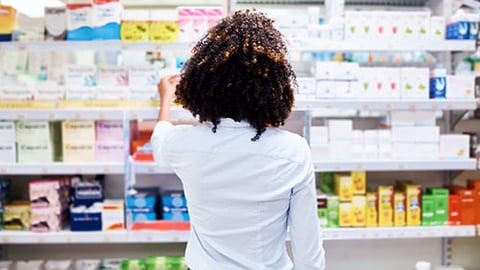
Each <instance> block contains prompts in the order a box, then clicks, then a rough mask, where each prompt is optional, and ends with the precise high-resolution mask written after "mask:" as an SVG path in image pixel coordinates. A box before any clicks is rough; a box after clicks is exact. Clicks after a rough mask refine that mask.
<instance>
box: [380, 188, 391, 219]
mask: <svg viewBox="0 0 480 270" xmlns="http://www.w3.org/2000/svg"><path fill="white" fill-rule="evenodd" d="M378 226H379V227H391V226H393V187H392V186H378Z"/></svg>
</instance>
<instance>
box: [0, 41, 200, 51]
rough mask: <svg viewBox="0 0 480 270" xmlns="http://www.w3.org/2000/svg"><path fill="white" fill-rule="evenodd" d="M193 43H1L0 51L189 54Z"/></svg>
mask: <svg viewBox="0 0 480 270" xmlns="http://www.w3.org/2000/svg"><path fill="white" fill-rule="evenodd" d="M193 45H194V43H169V44H160V43H151V42H122V41H120V40H98V41H36V42H2V43H0V51H2V50H30V51H121V50H140V51H178V52H189V51H190V50H191V48H192V47H193Z"/></svg>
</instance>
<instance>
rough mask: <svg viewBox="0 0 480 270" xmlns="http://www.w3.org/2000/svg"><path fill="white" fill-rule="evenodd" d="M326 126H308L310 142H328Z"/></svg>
mask: <svg viewBox="0 0 480 270" xmlns="http://www.w3.org/2000/svg"><path fill="white" fill-rule="evenodd" d="M328 141H329V139H328V127H326V126H312V127H310V143H311V144H328Z"/></svg>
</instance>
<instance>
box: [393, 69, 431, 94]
mask: <svg viewBox="0 0 480 270" xmlns="http://www.w3.org/2000/svg"><path fill="white" fill-rule="evenodd" d="M429 78H430V71H429V69H428V68H401V80H400V81H401V98H403V99H422V100H423V99H429V96H430V93H429V85H430V83H429Z"/></svg>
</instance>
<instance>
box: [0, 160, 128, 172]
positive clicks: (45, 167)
mask: <svg viewBox="0 0 480 270" xmlns="http://www.w3.org/2000/svg"><path fill="white" fill-rule="evenodd" d="M123 171H124V164H123V163H61V162H58V163H44V164H43V163H36V164H18V163H15V164H5V163H2V164H0V175H45V174H49V175H66V174H123Z"/></svg>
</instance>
